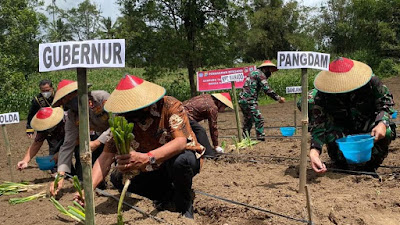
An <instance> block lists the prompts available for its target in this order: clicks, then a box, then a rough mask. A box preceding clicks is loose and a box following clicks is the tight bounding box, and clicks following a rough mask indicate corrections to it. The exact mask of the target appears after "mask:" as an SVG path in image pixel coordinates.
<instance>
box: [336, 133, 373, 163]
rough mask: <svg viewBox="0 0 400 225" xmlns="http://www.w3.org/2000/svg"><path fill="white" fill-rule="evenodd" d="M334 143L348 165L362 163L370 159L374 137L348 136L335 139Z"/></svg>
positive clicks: (368, 135)
mask: <svg viewBox="0 0 400 225" xmlns="http://www.w3.org/2000/svg"><path fill="white" fill-rule="evenodd" d="M336 143H337V144H338V146H339V149H340V151H342V153H343V155H344V157H345V158H346V160H347V163H349V164H358V163H363V162H367V161H369V160H370V159H371V150H372V147H374V137H372V136H371V135H370V134H359V135H349V136H347V137H344V138H340V139H337V140H336Z"/></svg>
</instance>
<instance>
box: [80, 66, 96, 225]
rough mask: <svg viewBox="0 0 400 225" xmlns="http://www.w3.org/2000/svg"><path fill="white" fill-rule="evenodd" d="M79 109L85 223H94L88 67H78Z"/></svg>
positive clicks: (87, 224)
mask: <svg viewBox="0 0 400 225" xmlns="http://www.w3.org/2000/svg"><path fill="white" fill-rule="evenodd" d="M77 75H78V107H79V108H78V109H79V153H80V159H81V164H82V175H83V188H84V190H85V224H86V225H94V224H95V221H94V200H93V199H94V195H93V184H92V152H91V151H90V147H89V143H90V139H89V103H88V86H87V76H86V68H77Z"/></svg>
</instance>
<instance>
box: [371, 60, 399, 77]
mask: <svg viewBox="0 0 400 225" xmlns="http://www.w3.org/2000/svg"><path fill="white" fill-rule="evenodd" d="M376 74H379V77H381V78H382V77H390V76H396V75H398V74H399V71H398V70H397V68H396V64H395V63H394V61H393V60H392V59H383V60H382V61H381V62H380V63H379V67H378V69H377V70H376Z"/></svg>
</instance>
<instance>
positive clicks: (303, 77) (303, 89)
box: [299, 68, 308, 193]
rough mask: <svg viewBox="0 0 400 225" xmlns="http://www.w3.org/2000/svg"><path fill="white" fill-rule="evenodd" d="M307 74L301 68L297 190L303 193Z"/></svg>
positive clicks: (305, 167)
mask: <svg viewBox="0 0 400 225" xmlns="http://www.w3.org/2000/svg"><path fill="white" fill-rule="evenodd" d="M307 93H308V76H307V69H306V68H302V69H301V154H300V184H299V192H300V193H304V191H305V188H304V187H305V185H306V180H307V135H308V101H307V100H308V98H307Z"/></svg>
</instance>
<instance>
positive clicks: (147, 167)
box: [146, 152, 157, 171]
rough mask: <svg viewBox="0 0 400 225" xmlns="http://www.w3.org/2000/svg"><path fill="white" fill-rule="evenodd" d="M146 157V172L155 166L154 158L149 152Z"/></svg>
mask: <svg viewBox="0 0 400 225" xmlns="http://www.w3.org/2000/svg"><path fill="white" fill-rule="evenodd" d="M147 156H149V164H148V165H147V166H146V171H153V170H154V167H153V166H156V165H157V162H156V158H155V157H154V155H153V154H152V153H151V152H148V153H147Z"/></svg>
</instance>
